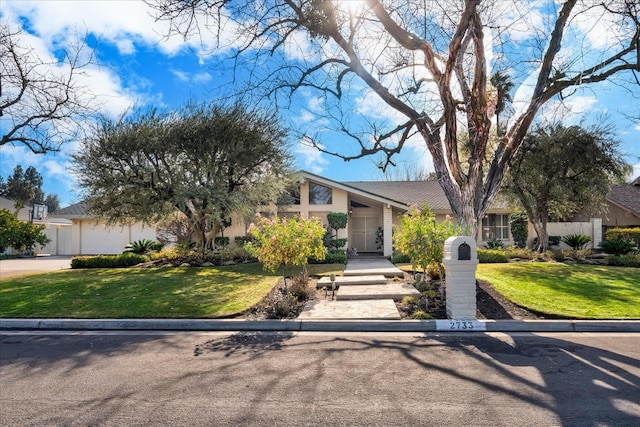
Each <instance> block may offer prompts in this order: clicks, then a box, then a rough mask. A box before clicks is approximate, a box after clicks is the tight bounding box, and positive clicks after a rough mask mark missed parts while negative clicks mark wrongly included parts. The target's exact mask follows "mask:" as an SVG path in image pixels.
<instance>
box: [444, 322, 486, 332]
mask: <svg viewBox="0 0 640 427" xmlns="http://www.w3.org/2000/svg"><path fill="white" fill-rule="evenodd" d="M436 329H437V330H438V331H486V330H487V325H486V323H484V322H480V321H478V320H472V319H460V320H458V319H448V320H444V319H441V320H436Z"/></svg>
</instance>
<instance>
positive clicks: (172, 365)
mask: <svg viewBox="0 0 640 427" xmlns="http://www.w3.org/2000/svg"><path fill="white" fill-rule="evenodd" d="M0 420H1V424H3V425H9V426H22V425H38V426H51V425H53V426H58V425H60V426H62V425H64V426H67V425H68V426H76V425H77V426H89V425H91V426H125V425H126V426H137V425H152V426H156V425H158V426H160V425H163V426H165V425H175V426H183V425H184V426H186V425H188V426H316V425H317V426H320V425H322V426H333V425H344V426H365V425H367V426H368V425H376V426H377V425H379V426H401V425H402V426H404V425H417V426H445V425H446V426H637V425H640V334H633V333H615V334H614V333H555V334H551V333H545V334H531V333H512V334H504V333H474V334H458V333H446V334H438V333H430V334H417V333H393V334H391V333H386V334H385V333H375V334H367V333H293V332H236V333H228V332H160V331H148V332H139V331H138V332H135V331H129V332H118V331H100V332H90V331H77V332H73V331H67V332H55V331H50V332H46V331H45V332H42V331H0Z"/></svg>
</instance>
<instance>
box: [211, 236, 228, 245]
mask: <svg viewBox="0 0 640 427" xmlns="http://www.w3.org/2000/svg"><path fill="white" fill-rule="evenodd" d="M213 244H214V245H215V247H216V248H226V247H227V246H229V238H228V237H226V236H216V237H214V238H213Z"/></svg>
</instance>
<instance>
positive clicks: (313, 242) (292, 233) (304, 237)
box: [245, 214, 326, 290]
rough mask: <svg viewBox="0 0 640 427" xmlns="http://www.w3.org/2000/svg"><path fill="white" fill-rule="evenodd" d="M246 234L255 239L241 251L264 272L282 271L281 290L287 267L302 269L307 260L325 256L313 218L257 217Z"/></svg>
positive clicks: (319, 227) (319, 225)
mask: <svg viewBox="0 0 640 427" xmlns="http://www.w3.org/2000/svg"><path fill="white" fill-rule="evenodd" d="M248 231H249V233H250V234H251V235H252V236H253V237H254V238H255V240H254V241H253V242H251V243H247V244H246V245H245V249H246V250H247V251H248V252H249V253H250V254H252V255H254V256H255V257H256V258H258V260H259V261H260V262H261V263H262V265H263V268H264V269H266V270H270V271H272V272H275V271H276V270H277V269H279V268H282V276H283V280H284V283H285V290H286V277H285V268H286V267H287V266H303V265H305V264H307V263H308V261H309V258H311V257H314V258H316V259H318V260H323V259H324V258H325V256H326V250H325V247H324V245H323V244H322V236H324V232H325V230H324V227H323V226H322V223H321V222H320V220H318V219H317V218H312V219H305V218H302V217H300V216H297V217H295V218H291V219H284V218H279V217H275V218H274V219H267V218H264V217H262V216H260V215H259V214H257V215H256V223H255V224H254V223H251V224H250V225H249V230H248Z"/></svg>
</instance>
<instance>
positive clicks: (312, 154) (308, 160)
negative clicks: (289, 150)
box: [294, 141, 329, 174]
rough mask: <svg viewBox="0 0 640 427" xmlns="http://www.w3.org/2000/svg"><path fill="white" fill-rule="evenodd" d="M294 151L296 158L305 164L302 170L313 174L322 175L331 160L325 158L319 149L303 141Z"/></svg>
mask: <svg viewBox="0 0 640 427" xmlns="http://www.w3.org/2000/svg"><path fill="white" fill-rule="evenodd" d="M294 151H295V153H296V155H297V156H296V157H297V158H298V159H300V160H299V161H300V162H301V163H302V164H303V167H302V169H304V170H307V171H309V172H311V173H315V174H321V173H322V172H323V171H324V169H325V167H326V166H327V165H328V164H329V160H327V159H326V158H324V157H323V154H322V153H321V152H320V151H319V150H318V149H317V148H315V147H312V146H310V145H308V144H305V143H304V142H303V141H300V142H298V144H297V145H296V147H295V149H294Z"/></svg>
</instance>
